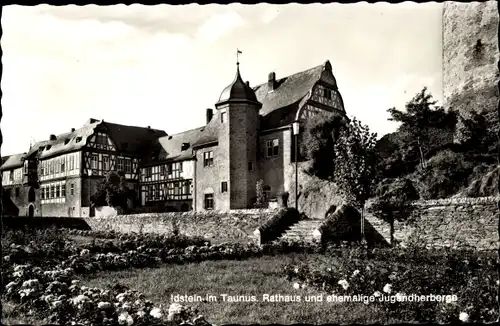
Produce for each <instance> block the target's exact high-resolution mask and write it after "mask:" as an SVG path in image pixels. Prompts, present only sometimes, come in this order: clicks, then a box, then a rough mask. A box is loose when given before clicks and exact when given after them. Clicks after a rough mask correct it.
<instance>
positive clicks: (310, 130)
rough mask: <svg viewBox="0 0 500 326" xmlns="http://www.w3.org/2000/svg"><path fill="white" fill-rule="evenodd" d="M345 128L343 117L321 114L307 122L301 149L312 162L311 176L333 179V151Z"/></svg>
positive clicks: (309, 171)
mask: <svg viewBox="0 0 500 326" xmlns="http://www.w3.org/2000/svg"><path fill="white" fill-rule="evenodd" d="M343 126H345V120H344V118H343V117H340V116H334V115H332V114H329V113H328V114H327V113H319V114H316V115H314V116H312V117H310V118H309V119H308V120H307V122H306V124H305V131H304V133H303V134H302V141H301V142H300V147H301V152H302V153H304V156H305V157H306V158H307V159H308V160H311V166H310V168H309V170H308V171H307V172H308V173H309V174H312V175H314V176H316V177H318V178H320V179H324V180H329V179H331V178H332V176H333V170H334V168H333V164H332V163H333V161H334V159H335V157H334V154H335V153H334V151H333V150H332V149H333V147H334V144H335V141H336V139H337V138H338V137H339V134H340V130H341V128H342V127H343Z"/></svg>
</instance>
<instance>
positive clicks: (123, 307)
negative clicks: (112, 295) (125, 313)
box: [122, 302, 132, 310]
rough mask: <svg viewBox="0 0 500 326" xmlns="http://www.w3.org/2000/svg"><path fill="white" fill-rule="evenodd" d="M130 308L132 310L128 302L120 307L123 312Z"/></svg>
mask: <svg viewBox="0 0 500 326" xmlns="http://www.w3.org/2000/svg"><path fill="white" fill-rule="evenodd" d="M130 308H132V306H131V305H130V303H128V302H125V303H124V304H123V305H122V309H123V310H129V309H130Z"/></svg>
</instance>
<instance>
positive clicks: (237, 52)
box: [236, 48, 243, 66]
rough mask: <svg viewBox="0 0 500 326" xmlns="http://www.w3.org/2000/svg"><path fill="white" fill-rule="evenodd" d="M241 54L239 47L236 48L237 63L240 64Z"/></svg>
mask: <svg viewBox="0 0 500 326" xmlns="http://www.w3.org/2000/svg"><path fill="white" fill-rule="evenodd" d="M240 54H243V52H241V51H240V50H239V49H238V48H236V65H237V66H239V65H240Z"/></svg>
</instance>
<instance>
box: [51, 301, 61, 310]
mask: <svg viewBox="0 0 500 326" xmlns="http://www.w3.org/2000/svg"><path fill="white" fill-rule="evenodd" d="M62 304H63V303H62V301H61V300H57V301H54V302H52V306H53V307H54V308H57V307H59V306H62Z"/></svg>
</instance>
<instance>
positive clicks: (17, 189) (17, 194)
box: [16, 188, 19, 197]
mask: <svg viewBox="0 0 500 326" xmlns="http://www.w3.org/2000/svg"><path fill="white" fill-rule="evenodd" d="M16 197H19V188H16Z"/></svg>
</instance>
